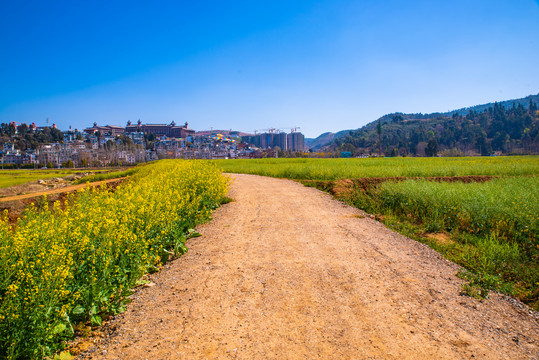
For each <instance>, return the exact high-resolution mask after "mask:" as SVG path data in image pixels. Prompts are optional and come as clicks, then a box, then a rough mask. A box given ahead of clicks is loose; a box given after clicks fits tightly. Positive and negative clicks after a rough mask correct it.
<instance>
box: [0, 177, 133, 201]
mask: <svg viewBox="0 0 539 360" xmlns="http://www.w3.org/2000/svg"><path fill="white" fill-rule="evenodd" d="M121 180H123V179H108V180H101V181H94V182H92V183H82V184H78V185H69V186H63V187H59V188H56V189H51V190H42V189H40V190H39V191H31V192H30V193H28V194H21V195H11V196H5V197H3V198H0V203H4V202H10V201H19V200H26V199H32V198H36V197H40V196H43V195H54V194H64V193H68V192H73V191H77V190H79V189H83V188H85V187H87V186H100V185H103V184H110V183H114V182H119V181H121ZM28 185H29V184H22V185H17V186H16V187H18V188H23V187H24V186H26V187H28Z"/></svg>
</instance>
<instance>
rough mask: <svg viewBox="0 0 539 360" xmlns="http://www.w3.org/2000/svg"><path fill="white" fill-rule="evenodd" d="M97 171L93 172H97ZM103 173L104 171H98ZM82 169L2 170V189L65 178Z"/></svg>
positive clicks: (0, 172)
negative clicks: (42, 180) (41, 180)
mask: <svg viewBox="0 0 539 360" xmlns="http://www.w3.org/2000/svg"><path fill="white" fill-rule="evenodd" d="M95 171H96V170H92V172H95ZM98 171H103V170H98ZM80 172H82V170H80V169H76V170H74V169H69V170H68V169H62V170H58V169H54V170H45V169H39V170H31V169H30V170H0V188H7V187H10V186H14V185H20V184H25V183H28V182H32V181H36V180H39V179H50V178H54V177H64V176H67V175H70V174H76V173H80Z"/></svg>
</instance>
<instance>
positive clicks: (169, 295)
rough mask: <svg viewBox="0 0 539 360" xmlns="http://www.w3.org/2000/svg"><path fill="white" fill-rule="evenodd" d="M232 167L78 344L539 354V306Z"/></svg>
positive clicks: (301, 191) (217, 350) (243, 351)
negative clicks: (222, 195) (196, 217)
mask: <svg viewBox="0 0 539 360" xmlns="http://www.w3.org/2000/svg"><path fill="white" fill-rule="evenodd" d="M234 178H235V180H234V182H233V184H232V187H231V190H230V195H229V196H230V197H232V198H233V199H234V200H235V201H234V202H231V203H229V204H227V205H225V206H223V207H221V208H220V209H218V210H217V211H216V212H215V214H214V219H213V221H212V222H210V223H208V224H206V225H204V226H202V227H200V228H199V231H200V232H201V233H202V234H203V236H202V237H200V238H196V239H193V240H190V242H189V244H188V245H189V248H190V250H189V252H188V253H187V254H186V255H184V256H182V257H181V258H180V259H178V260H176V261H174V262H171V263H169V264H168V265H166V266H165V267H164V269H163V270H162V271H161V272H159V273H157V274H154V275H152V276H151V281H152V282H153V283H154V284H155V286H150V287H146V288H140V289H139V290H138V291H137V292H136V293H135V295H134V296H133V302H132V303H131V304H130V305H129V307H128V310H127V311H126V312H125V313H124V314H122V315H119V316H117V317H116V318H114V319H112V320H111V321H110V322H108V324H107V325H106V326H105V328H104V330H103V332H104V333H105V334H106V336H105V337H104V338H92V339H90V341H91V342H93V343H94V344H91V346H90V348H89V349H88V350H87V351H86V352H85V353H83V354H82V355H81V358H92V359H429V360H431V359H470V358H478V359H534V358H537V356H538V354H539V343H538V341H539V320H538V317H537V315H536V313H534V312H531V311H530V310H529V309H528V308H527V307H525V306H524V305H522V304H521V303H519V302H518V301H516V300H513V299H510V298H507V297H504V296H502V295H499V294H491V295H490V296H489V299H487V300H485V301H484V302H479V301H477V300H475V299H473V298H470V297H467V296H463V295H460V284H461V283H462V280H460V279H459V278H457V277H456V273H457V271H458V270H459V267H458V266H457V265H455V264H453V263H451V262H449V261H446V260H444V259H443V258H442V257H441V256H440V255H439V254H438V253H436V252H434V251H433V250H431V249H430V248H428V247H427V246H425V245H422V244H420V243H418V242H415V241H413V240H410V239H408V238H406V237H404V236H401V235H399V234H397V233H395V232H393V231H391V230H389V229H387V228H385V227H384V226H383V225H382V224H380V223H378V222H376V221H374V220H373V219H371V218H369V217H368V216H366V217H363V216H362V213H361V212H360V211H359V210H357V209H354V208H352V207H349V206H346V205H344V204H342V203H340V202H338V201H336V200H333V199H332V198H331V196H330V195H328V194H326V193H323V192H321V191H318V190H316V189H314V188H308V187H304V186H302V185H301V184H299V183H297V182H293V181H288V180H281V179H272V178H265V177H259V176H250V175H235V176H234Z"/></svg>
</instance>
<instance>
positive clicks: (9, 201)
mask: <svg viewBox="0 0 539 360" xmlns="http://www.w3.org/2000/svg"><path fill="white" fill-rule="evenodd" d="M123 180H124V178H122V179H108V180H102V181H95V182H92V183H89V184H88V183H85V184H79V185H69V186H59V187H56V188H54V189H49V190H44V189H46V187H45V188H44V187H43V186H42V185H39V184H37V183H29V184H22V185H16V186H12V187H10V188H7V189H6V191H12V192H13V191H15V193H18V192H19V191H21V190H23V189H24V192H25V194H22V195H13V196H6V197H3V198H0V212H2V211H4V210H8V212H9V215H8V216H9V219H10V220H11V221H15V220H16V219H17V217H19V216H20V214H21V213H22V212H23V211H24V209H25V208H26V207H27V206H28V205H29V204H30V203H33V202H35V201H36V199H38V198H40V197H41V196H43V195H47V201H48V202H49V203H52V202H54V201H57V200H62V199H63V198H64V197H65V196H66V195H67V194H68V193H72V192H75V191H77V190H79V189H82V188H84V187H86V186H101V185H103V184H106V185H107V186H108V187H112V188H115V187H116V186H118V184H120V183H121V182H122V181H123ZM12 188H16V189H15V190H13V189H12ZM9 189H11V190H9Z"/></svg>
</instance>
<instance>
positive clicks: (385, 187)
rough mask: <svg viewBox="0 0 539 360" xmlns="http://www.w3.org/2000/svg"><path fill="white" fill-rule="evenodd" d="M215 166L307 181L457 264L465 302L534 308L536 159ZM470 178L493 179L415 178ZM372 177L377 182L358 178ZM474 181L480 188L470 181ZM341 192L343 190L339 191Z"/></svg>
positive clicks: (538, 259) (537, 288) (537, 289)
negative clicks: (500, 295)
mask: <svg viewBox="0 0 539 360" xmlns="http://www.w3.org/2000/svg"><path fill="white" fill-rule="evenodd" d="M217 163H218V165H219V167H221V168H222V169H224V171H226V172H230V173H246V174H258V175H266V176H273V177H279V178H290V179H300V180H315V181H303V183H304V184H306V185H308V186H315V187H318V188H319V189H321V190H325V191H329V192H330V193H332V194H333V195H334V196H336V197H337V198H338V199H340V200H342V201H345V202H347V203H349V204H351V205H354V206H356V207H358V208H360V209H363V210H365V211H366V212H368V213H371V214H375V215H376V216H377V218H378V219H379V220H381V221H383V222H384V223H385V224H386V225H387V226H389V227H391V228H393V229H395V230H397V231H399V232H401V233H403V234H405V235H407V236H410V237H412V238H414V239H416V240H418V241H421V242H424V243H426V244H428V245H429V246H431V247H432V248H434V249H436V250H437V251H439V252H440V253H442V254H443V255H444V256H445V257H446V258H448V259H450V260H452V261H454V262H456V263H458V264H460V265H462V266H463V267H464V268H465V269H466V271H464V272H462V273H461V276H462V277H463V278H466V279H467V280H469V282H468V283H467V284H466V285H464V287H463V290H464V291H465V292H466V293H468V294H469V295H472V296H477V297H479V298H480V297H484V296H486V295H487V294H488V291H487V290H497V291H501V292H504V293H507V294H511V295H514V296H516V297H518V298H520V299H521V300H523V301H524V302H526V303H528V304H529V305H530V306H532V307H534V308H536V309H539V265H538V264H539V242H538V237H539V216H538V214H539V157H537V156H515V157H468V158H377V159H260V160H258V159H257V160H224V161H223V160H219V161H217ZM470 175H474V176H478V175H479V176H480V175H488V176H494V178H492V179H489V178H473V179H459V178H447V179H443V180H445V181H442V182H434V181H428V180H427V179H421V178H422V177H455V176H470ZM375 177H376V178H383V179H363V180H366V181H363V180H362V179H361V178H375ZM394 177H404V179H402V178H400V179H398V181H397V179H392V178H394ZM408 177H410V178H414V179H406V178H408ZM386 178H387V179H386ZM418 178H419V179H418ZM340 179H358V180H355V181H347V182H344V181H340ZM360 180H361V181H360ZM373 180H376V181H373ZM449 180H451V181H449ZM462 180H468V181H470V180H471V181H472V182H471V183H465V182H463V181H462ZM477 180H482V182H473V181H477ZM343 186H344V187H345V188H347V189H348V191H342V189H343Z"/></svg>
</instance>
